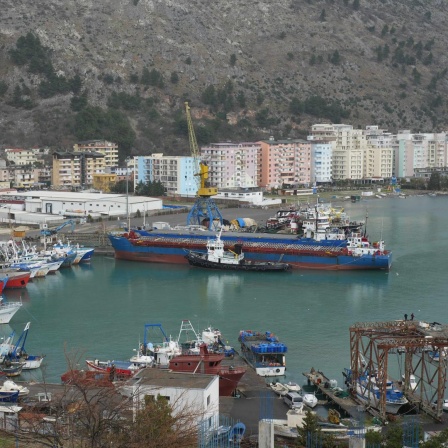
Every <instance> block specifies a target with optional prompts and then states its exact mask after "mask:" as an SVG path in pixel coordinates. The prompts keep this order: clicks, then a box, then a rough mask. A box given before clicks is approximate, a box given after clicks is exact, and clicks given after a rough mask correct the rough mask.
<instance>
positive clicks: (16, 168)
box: [0, 165, 50, 189]
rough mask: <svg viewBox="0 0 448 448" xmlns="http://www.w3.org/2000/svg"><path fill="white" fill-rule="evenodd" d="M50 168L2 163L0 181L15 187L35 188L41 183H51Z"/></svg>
mask: <svg viewBox="0 0 448 448" xmlns="http://www.w3.org/2000/svg"><path fill="white" fill-rule="evenodd" d="M49 172H50V170H49V169H48V168H34V167H32V166H30V165H9V166H6V165H2V166H1V167H0V183H2V184H8V186H11V187H13V188H19V189H24V188H33V187H36V186H39V185H49V182H48V179H47V174H48V173H49Z"/></svg>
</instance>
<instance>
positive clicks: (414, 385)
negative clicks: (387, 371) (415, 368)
mask: <svg viewBox="0 0 448 448" xmlns="http://www.w3.org/2000/svg"><path fill="white" fill-rule="evenodd" d="M401 378H402V380H403V383H404V382H405V381H406V377H405V375H404V374H403V375H402V376H401ZM409 387H410V389H411V390H412V391H414V390H415V389H417V380H416V379H415V375H412V374H411V375H409Z"/></svg>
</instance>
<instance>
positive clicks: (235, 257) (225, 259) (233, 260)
mask: <svg viewBox="0 0 448 448" xmlns="http://www.w3.org/2000/svg"><path fill="white" fill-rule="evenodd" d="M206 248H207V252H206V253H203V252H196V251H192V250H187V249H185V251H186V253H187V254H186V255H185V258H186V259H187V260H188V262H189V263H190V264H191V265H192V266H197V267H200V268H208V269H223V270H233V271H264V272H266V271H268V272H276V271H288V270H289V269H291V265H289V264H288V263H276V262H269V261H247V260H245V258H244V253H243V246H242V245H241V244H235V246H234V248H233V250H225V249H224V242H223V241H222V239H221V232H220V233H219V234H217V235H216V238H215V239H214V240H211V239H210V240H208V241H207V245H206Z"/></svg>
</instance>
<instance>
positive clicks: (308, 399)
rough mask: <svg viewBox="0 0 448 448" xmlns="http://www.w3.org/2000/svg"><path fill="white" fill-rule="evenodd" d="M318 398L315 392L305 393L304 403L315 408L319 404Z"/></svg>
mask: <svg viewBox="0 0 448 448" xmlns="http://www.w3.org/2000/svg"><path fill="white" fill-rule="evenodd" d="M317 402H318V400H317V398H316V395H314V394H305V395H303V404H305V405H306V406H308V407H309V408H311V409H313V408H315V407H316V406H317Z"/></svg>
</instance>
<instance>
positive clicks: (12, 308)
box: [0, 296, 22, 324]
mask: <svg viewBox="0 0 448 448" xmlns="http://www.w3.org/2000/svg"><path fill="white" fill-rule="evenodd" d="M21 306H22V302H10V303H6V302H5V301H4V300H3V297H1V296H0V324H7V323H9V321H10V320H11V319H12V317H13V316H14V314H16V313H17V311H19V310H20V308H21Z"/></svg>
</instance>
